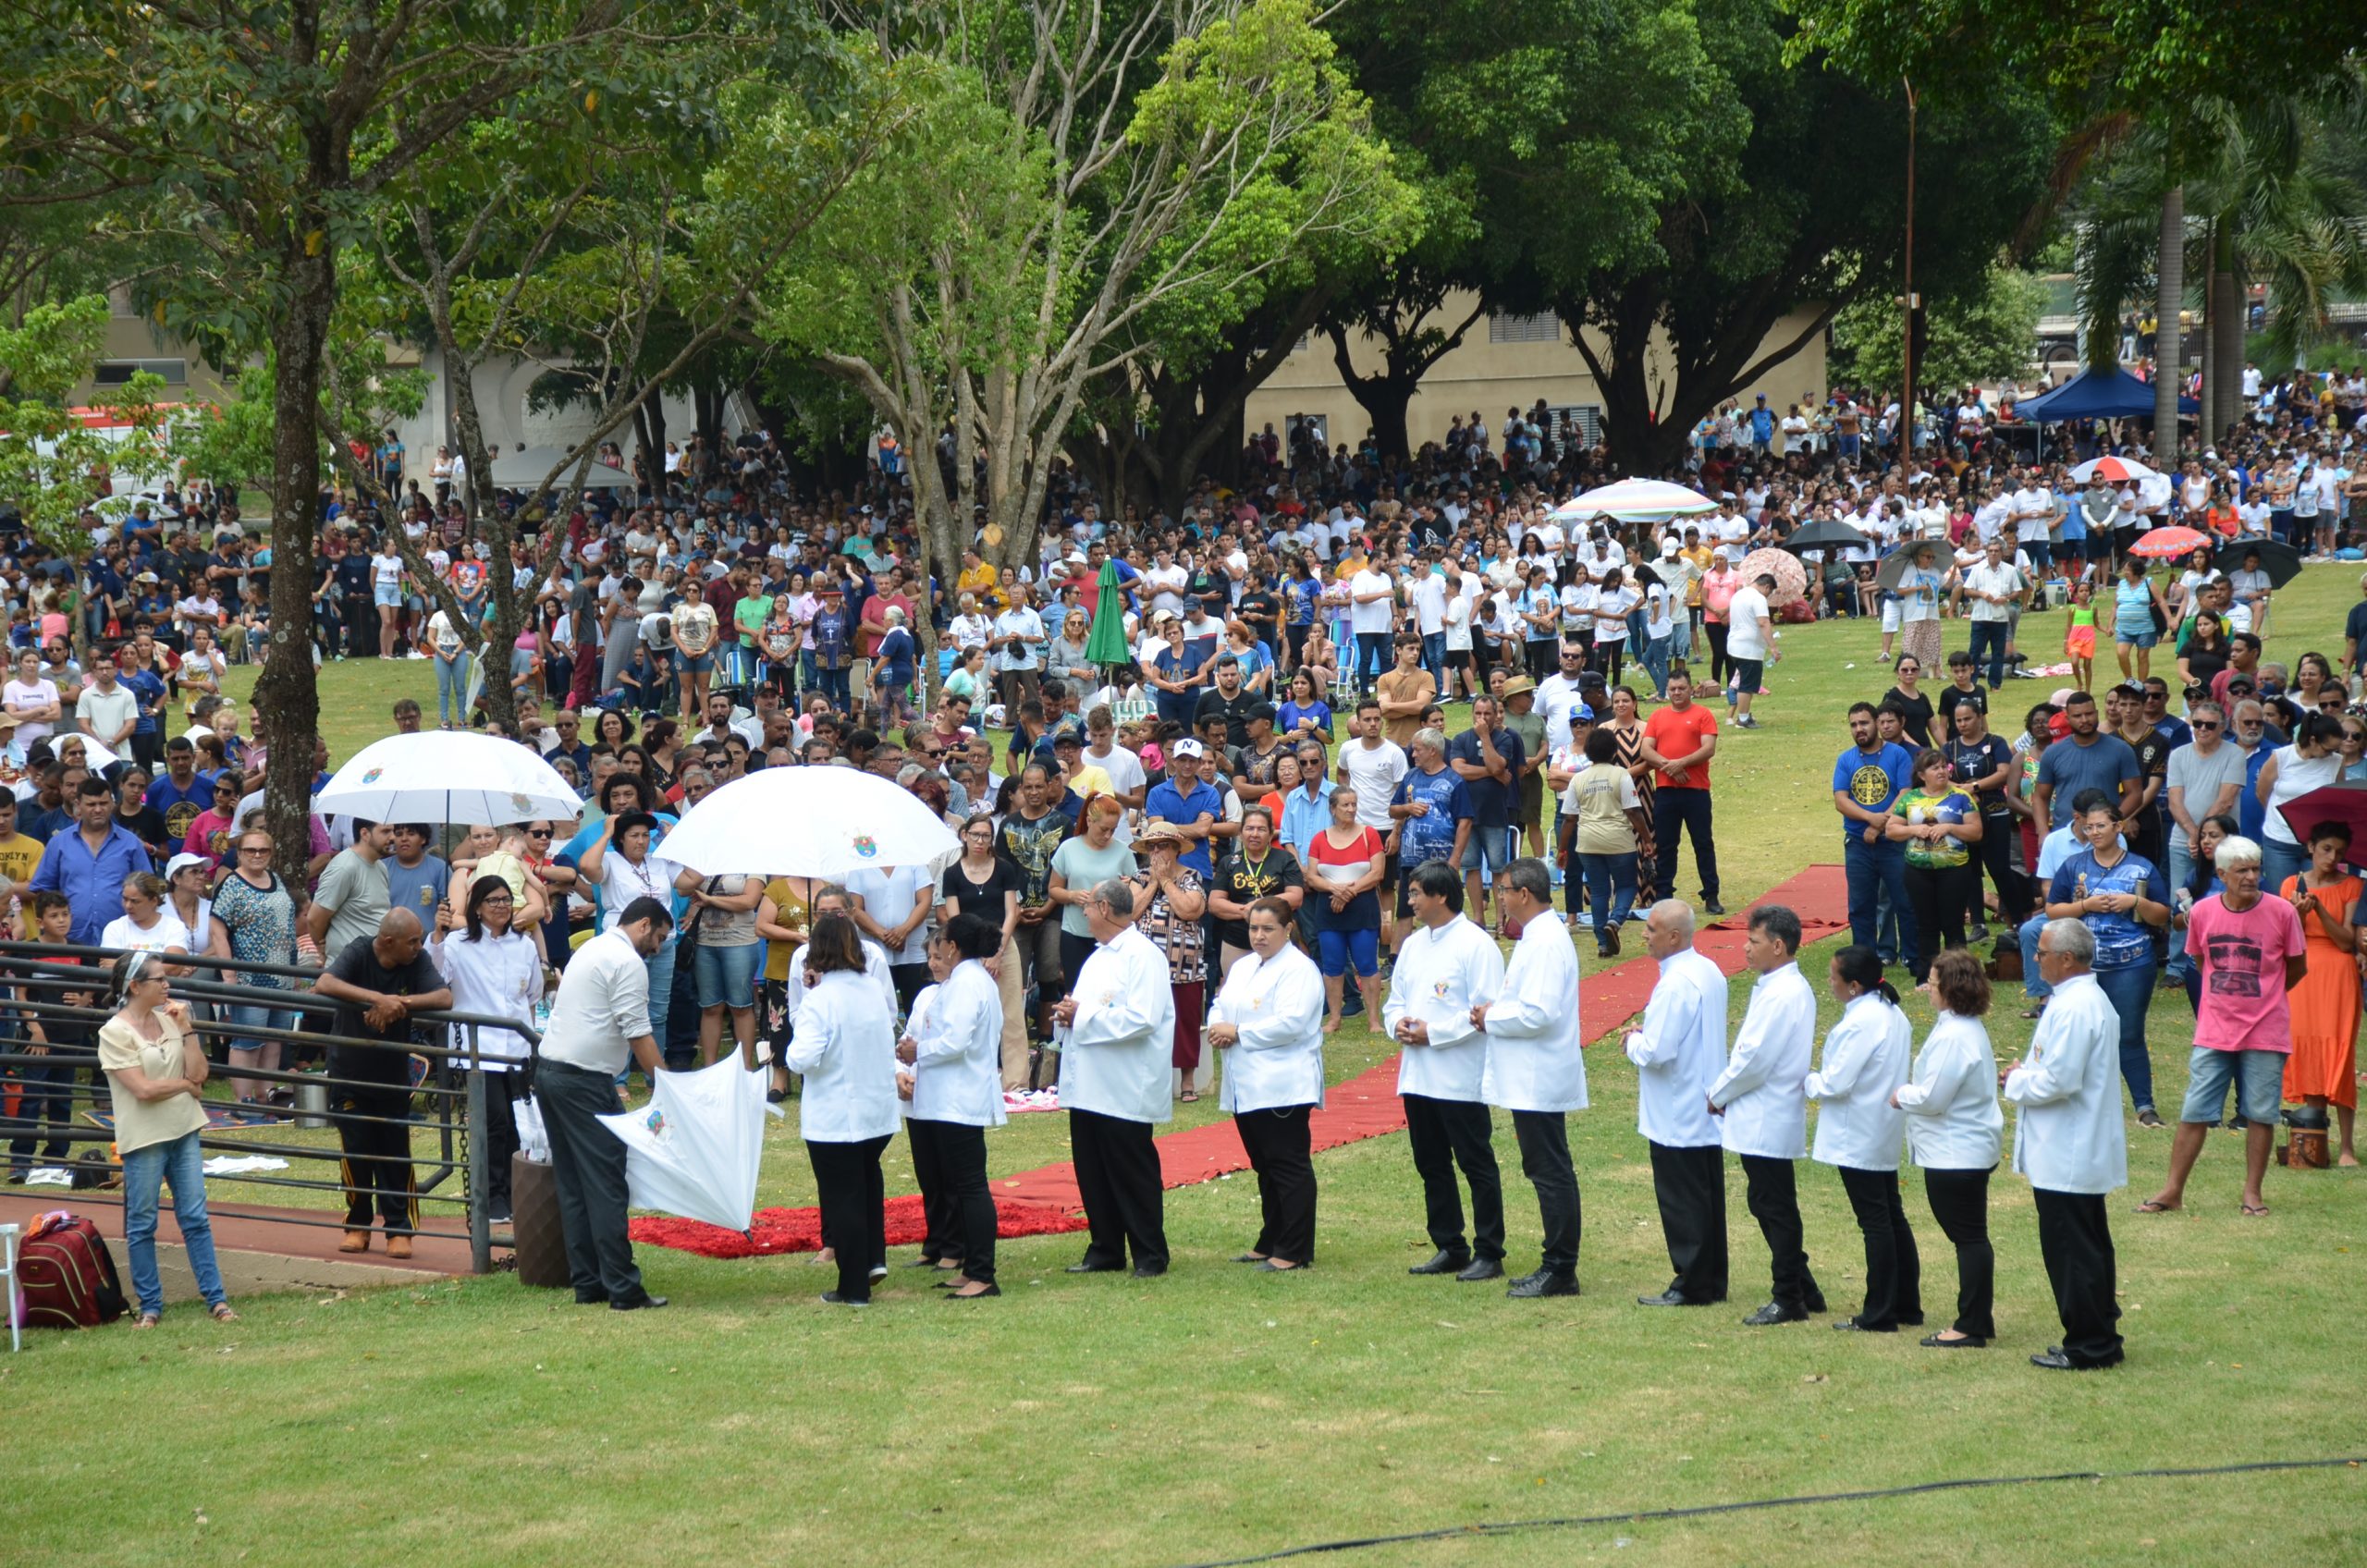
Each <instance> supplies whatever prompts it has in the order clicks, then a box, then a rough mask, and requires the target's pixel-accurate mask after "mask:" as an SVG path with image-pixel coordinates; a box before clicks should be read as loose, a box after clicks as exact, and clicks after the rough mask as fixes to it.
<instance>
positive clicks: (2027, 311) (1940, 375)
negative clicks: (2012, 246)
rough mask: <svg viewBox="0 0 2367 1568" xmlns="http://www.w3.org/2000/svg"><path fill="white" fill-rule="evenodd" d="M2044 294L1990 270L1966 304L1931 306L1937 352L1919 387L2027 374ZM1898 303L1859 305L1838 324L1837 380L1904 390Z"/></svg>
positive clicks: (2008, 271) (2019, 277)
mask: <svg viewBox="0 0 2367 1568" xmlns="http://www.w3.org/2000/svg"><path fill="white" fill-rule="evenodd" d="M2045 302H2046V289H2045V287H2044V286H2043V285H2042V284H2041V283H2040V282H2039V281H2038V279H2036V278H2035V277H2032V276H2030V274H2028V273H2025V272H2020V271H2017V270H2016V269H2015V268H2012V267H2009V266H2005V265H2003V264H1996V265H1992V266H1991V267H1990V269H1989V271H1988V273H1987V274H1986V275H1985V276H1982V277H1981V279H1979V280H1978V282H1977V284H1976V286H1975V288H1973V289H1972V290H1971V291H1970V292H1969V293H1968V294H1967V295H1966V296H1964V297H1961V298H1957V299H1949V300H1926V301H1925V307H1924V308H1925V312H1926V319H1927V320H1928V322H1929V325H1930V332H1931V344H1930V347H1929V348H1928V349H1925V351H1924V355H1923V357H1922V358H1921V359H1919V361H1916V366H1915V380H1916V385H1917V386H1930V387H1934V388H1946V387H1952V386H1975V385H1978V384H1979V383H1981V382H1984V381H1993V380H1997V379H2001V378H2006V377H2013V376H2019V375H2022V374H2027V373H2028V372H2029V370H2030V358H2031V354H2032V352H2033V350H2034V348H2035V346H2036V344H2037V342H2038V318H2039V316H2040V314H2041V313H2042V310H2043V307H2044V305H2045ZM1904 325H1905V324H1904V322H1903V321H1902V319H1901V312H1900V311H1899V308H1898V305H1897V304H1896V302H1895V301H1894V300H1889V299H1887V298H1882V299H1866V300H1858V302H1857V303H1856V304H1854V305H1851V306H1849V307H1848V308H1847V309H1846V310H1844V311H1842V312H1839V313H1838V314H1836V315H1835V316H1834V318H1833V350H1834V357H1833V359H1832V361H1830V364H1829V368H1830V369H1831V371H1832V373H1833V374H1834V378H1835V379H1836V380H1847V381H1851V382H1857V383H1863V384H1867V385H1870V386H1898V385H1900V378H1901V376H1902V374H1903V372H1904V368H1905V367H1904V364H1903V362H1902V356H1901V354H1900V352H1899V343H1900V337H1901V333H1902V331H1903V329H1904Z"/></svg>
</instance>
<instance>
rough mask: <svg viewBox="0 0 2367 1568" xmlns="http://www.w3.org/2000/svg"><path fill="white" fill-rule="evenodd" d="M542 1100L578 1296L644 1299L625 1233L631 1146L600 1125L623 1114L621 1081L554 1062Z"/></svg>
mask: <svg viewBox="0 0 2367 1568" xmlns="http://www.w3.org/2000/svg"><path fill="white" fill-rule="evenodd" d="M534 1103H535V1104H536V1105H537V1106H539V1107H541V1108H542V1112H543V1130H544V1131H545V1132H546V1133H549V1134H550V1140H551V1184H552V1185H553V1186H554V1187H556V1188H558V1221H559V1229H560V1231H561V1232H562V1233H563V1234H565V1236H566V1237H567V1271H568V1274H569V1275H570V1278H571V1279H572V1281H573V1283H574V1285H575V1293H576V1294H577V1295H578V1296H594V1295H597V1294H601V1293H606V1294H607V1298H608V1299H609V1300H610V1301H633V1300H636V1299H638V1298H639V1297H640V1296H641V1295H642V1294H643V1293H644V1292H643V1291H642V1285H641V1270H640V1269H638V1268H634V1267H633V1261H632V1236H631V1235H630V1234H629V1233H627V1231H626V1230H625V1196H626V1189H625V1146H624V1145H622V1144H620V1143H619V1142H618V1141H617V1135H616V1134H615V1133H611V1132H609V1131H608V1130H607V1128H606V1127H604V1126H602V1125H601V1124H600V1122H599V1121H597V1120H596V1119H597V1118H599V1117H602V1116H611V1115H614V1114H615V1113H616V1109H617V1084H616V1080H615V1079H614V1078H613V1077H611V1076H610V1075H609V1074H607V1073H606V1072H590V1071H588V1070H586V1069H584V1068H581V1067H570V1066H568V1065H566V1064H565V1063H563V1062H556V1061H552V1060H548V1059H547V1058H546V1059H545V1060H543V1061H542V1062H540V1063H539V1064H537V1065H536V1067H535V1069H534Z"/></svg>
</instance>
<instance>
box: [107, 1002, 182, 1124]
mask: <svg viewBox="0 0 2367 1568" xmlns="http://www.w3.org/2000/svg"><path fill="white" fill-rule="evenodd" d="M152 1016H153V1018H154V1019H155V1020H156V1022H157V1023H160V1024H162V1025H164V1032H163V1034H162V1035H160V1036H159V1037H158V1038H156V1039H154V1040H146V1039H142V1038H141V1036H140V1035H139V1034H138V1033H137V1032H136V1031H134V1030H133V1028H132V1027H131V1025H130V1024H129V1023H127V1022H125V1020H124V1018H123V1016H122V1015H121V1014H119V1013H118V1014H117V1016H115V1017H113V1018H110V1019H108V1020H107V1021H106V1022H105V1023H102V1024H101V1025H99V1070H100V1071H101V1072H104V1073H105V1074H106V1075H107V1078H108V1080H109V1082H110V1084H112V1085H113V1087H114V1089H115V1147H116V1152H117V1154H118V1155H125V1154H129V1153H130V1152H131V1151H132V1150H134V1149H144V1148H148V1147H150V1146H151V1145H156V1144H169V1143H171V1142H173V1141H174V1140H175V1139H177V1138H183V1137H186V1136H188V1135H189V1134H190V1133H197V1132H202V1131H203V1130H204V1127H205V1108H204V1107H203V1106H202V1105H200V1104H199V1103H198V1101H197V1098H196V1096H191V1095H174V1096H170V1097H169V1098H166V1099H161V1100H143V1099H141V1098H140V1097H139V1096H136V1095H134V1094H133V1093H132V1092H131V1091H130V1090H129V1089H128V1088H126V1087H125V1086H124V1085H123V1084H122V1083H121V1081H120V1080H118V1079H117V1077H116V1074H117V1073H119V1072H123V1071H124V1070H125V1069H126V1068H129V1067H136V1068H138V1069H140V1071H141V1072H142V1073H144V1074H146V1075H147V1076H148V1077H149V1078H150V1079H152V1080H153V1079H161V1078H178V1077H179V1076H180V1075H181V1028H180V1025H179V1024H178V1023H174V1022H173V1020H172V1018H171V1016H170V1015H169V1014H167V1013H165V1012H163V1011H158V1012H156V1013H153V1014H152Z"/></svg>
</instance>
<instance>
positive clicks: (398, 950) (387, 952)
mask: <svg viewBox="0 0 2367 1568" xmlns="http://www.w3.org/2000/svg"><path fill="white" fill-rule="evenodd" d="M423 936H424V932H423V930H422V928H421V926H420V924H419V916H417V915H415V914H413V913H411V911H409V910H407V909H397V910H388V911H387V912H386V913H385V914H384V915H382V916H381V917H379V921H378V934H377V935H376V936H374V937H372V938H371V939H370V940H368V941H366V942H349V943H348V944H346V948H345V950H344V951H343V952H341V953H339V954H337V958H336V959H335V960H334V961H333V962H331V963H330V964H329V966H328V967H327V968H326V969H325V970H323V971H321V977H320V978H319V979H318V980H316V981H314V982H313V990H314V991H315V992H317V993H318V994H320V995H321V996H324V997H327V998H330V999H331V1000H333V1001H335V1002H336V1003H337V1023H336V1029H337V1034H338V1035H340V1036H342V1037H343V1038H342V1039H340V1041H339V1042H338V1043H337V1044H334V1045H332V1046H330V1047H329V1076H330V1077H331V1078H334V1079H339V1080H346V1081H349V1082H347V1083H346V1084H341V1086H339V1087H338V1089H337V1093H336V1095H335V1096H334V1098H335V1103H336V1105H337V1113H338V1114H337V1142H338V1143H339V1144H340V1145H343V1147H344V1149H345V1166H344V1179H345V1240H343V1241H342V1242H339V1243H337V1251H339V1252H367V1251H369V1250H370V1210H371V1207H372V1200H373V1199H375V1200H376V1207H377V1210H378V1214H379V1217H380V1218H381V1219H383V1220H384V1221H385V1222H386V1256H389V1257H409V1256H411V1232H412V1231H416V1230H417V1229H418V1228H419V1189H418V1184H417V1181H416V1178H415V1176H414V1174H413V1172H412V1170H411V1123H410V1121H409V1120H408V1118H409V1117H410V1115H411V1052H410V1051H409V1050H408V1049H407V1048H406V1047H409V1046H410V1045H411V1014H412V1013H414V1012H424V1011H433V1010H435V1009H438V1008H448V1007H450V1006H451V1005H452V987H451V986H448V985H446V984H445V983H444V977H443V976H442V975H440V974H437V973H436V972H435V965H434V964H432V963H430V962H427V958H426V956H425V955H424V954H423V953H422V952H421V951H420V950H419V949H420V942H421V939H422V937H423ZM348 1039H350V1040H375V1041H379V1042H382V1043H381V1044H378V1045H371V1046H366V1045H356V1044H346V1043H344V1040H348ZM351 1081H359V1082H361V1083H362V1084H367V1085H370V1086H368V1087H354V1086H352V1083H351Z"/></svg>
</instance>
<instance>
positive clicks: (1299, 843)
mask: <svg viewBox="0 0 2367 1568" xmlns="http://www.w3.org/2000/svg"><path fill="white" fill-rule="evenodd" d="M1330 771H1331V769H1330V768H1328V767H1326V766H1324V761H1323V748H1322V747H1321V746H1318V745H1314V744H1311V743H1310V744H1306V745H1302V746H1300V747H1299V749H1298V777H1299V787H1298V788H1297V789H1295V790H1292V791H1291V792H1290V793H1289V794H1287V795H1285V796H1283V797H1282V827H1281V829H1280V831H1281V835H1282V842H1283V843H1285V844H1288V845H1289V846H1290V847H1291V853H1293V854H1294V855H1296V856H1297V857H1298V862H1299V864H1301V865H1305V864H1306V847H1307V845H1309V844H1311V843H1313V842H1314V841H1315V836H1316V834H1318V833H1319V832H1321V831H1322V830H1323V829H1324V828H1326V827H1330V826H1331V791H1332V790H1333V789H1334V788H1335V786H1334V785H1333V784H1332V782H1331V779H1330V778H1326V777H1325V775H1326V774H1328V773H1329V772H1330Z"/></svg>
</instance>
